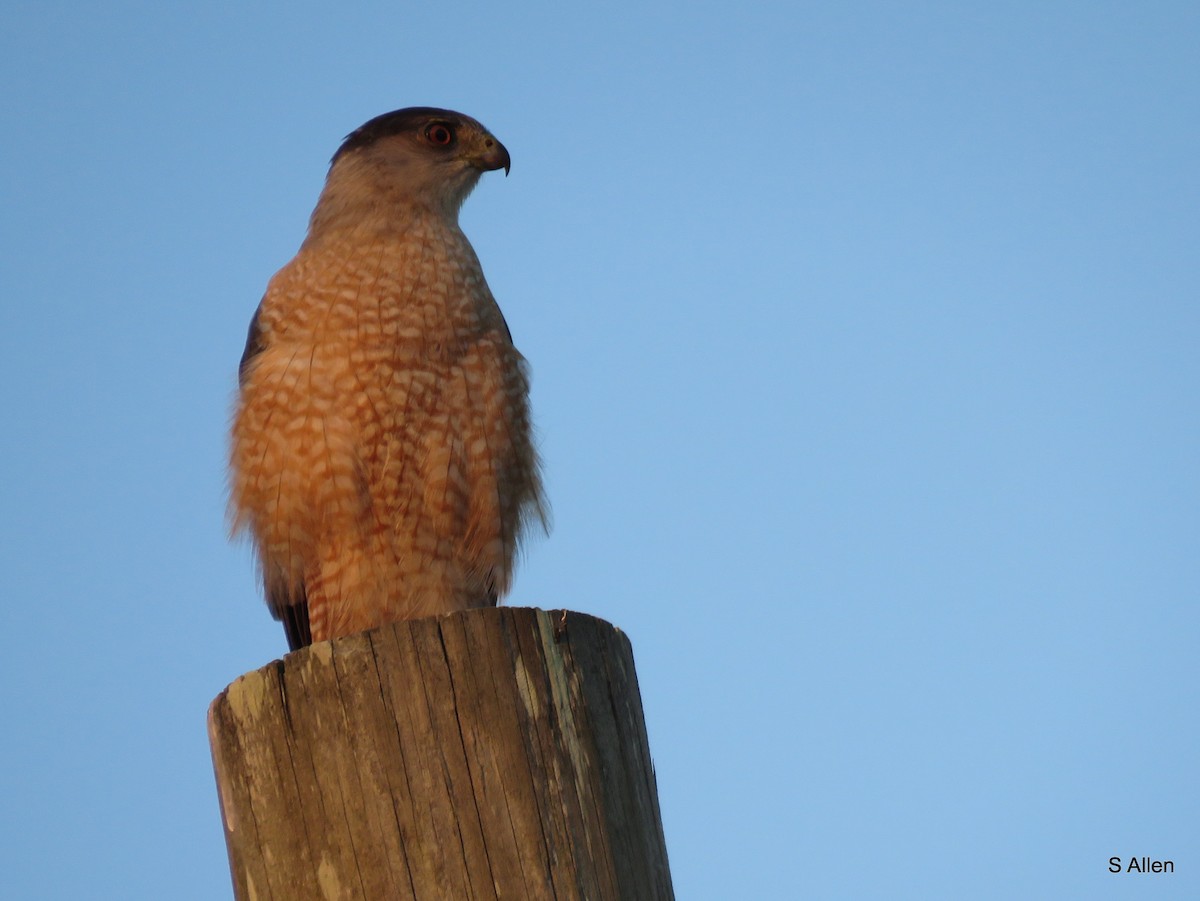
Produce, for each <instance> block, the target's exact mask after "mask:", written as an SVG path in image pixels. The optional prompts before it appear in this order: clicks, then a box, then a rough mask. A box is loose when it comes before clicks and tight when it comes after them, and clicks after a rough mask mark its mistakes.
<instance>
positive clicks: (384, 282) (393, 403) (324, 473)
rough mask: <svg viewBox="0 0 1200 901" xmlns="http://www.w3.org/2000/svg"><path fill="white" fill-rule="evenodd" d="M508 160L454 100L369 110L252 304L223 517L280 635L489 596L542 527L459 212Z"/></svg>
mask: <svg viewBox="0 0 1200 901" xmlns="http://www.w3.org/2000/svg"><path fill="white" fill-rule="evenodd" d="M509 166H510V160H509V155H508V151H507V150H506V149H505V147H504V145H503V144H501V143H500V142H499V141H498V140H496V138H494V137H493V136H492V135H491V133H490V132H488V130H487V129H485V128H484V127H483V126H482V125H480V124H479V123H478V122H477V121H475V120H474V119H472V118H470V117H468V116H464V115H462V114H461V113H455V112H451V111H449V110H442V109H433V108H429V107H417V108H410V109H402V110H396V111H395V112H391V113H386V114H384V115H382V116H378V117H376V118H374V119H372V120H371V121H369V122H367V123H366V124H365V125H363V126H362V127H360V128H358V129H357V130H355V131H354V132H352V133H351V134H350V135H349V136H348V137H347V138H346V139H345V141H344V142H343V143H342V145H341V147H340V148H339V149H338V151H337V153H335V154H334V156H333V159H332V161H331V163H330V167H329V173H328V176H327V177H326V180H325V186H324V189H323V190H322V192H321V195H320V198H319V199H318V201H317V206H316V209H315V210H314V211H313V214H312V218H311V219H310V221H309V228H308V234H307V237H306V238H305V240H304V242H303V243H302V244H301V246H300V250H299V251H298V252H297V254H296V256H295V258H294V259H292V261H291V262H289V263H288V264H287V265H286V266H284V267H283V268H282V269H280V270H279V272H277V273H276V274H275V276H274V277H273V278H272V279H271V281H270V284H269V285H268V287H267V291H266V294H265V295H264V297H263V299H262V302H261V303H260V304H259V306H258V309H257V311H256V312H255V314H254V318H253V320H252V321H251V323H250V331H249V335H248V336H247V339H246V350H245V353H244V354H243V356H242V361H241V366H240V368H239V392H238V400H237V408H236V412H235V414H234V421H233V430H232V447H231V453H230V461H231V463H230V471H231V476H230V508H231V518H232V521H233V532H234V534H237V533H239V532H242V531H247V532H249V534H250V536H251V537H252V539H253V544H254V549H255V552H256V556H257V558H258V562H259V564H260V567H261V571H262V581H263V589H264V593H265V595H266V601H267V604H268V606H269V607H270V609H271V612H272V613H273V614H274V616H275V617H276V619H279V620H282V622H283V625H284V630H285V632H286V633H287V639H288V645H289V646H290V647H291V648H292V649H296V648H298V647H302V646H304V645H307V644H310V643H312V642H314V641H322V640H324V639H327V638H334V637H336V636H339V635H347V634H350V633H353V632H359V631H362V630H364V629H370V628H374V627H376V626H379V625H382V624H383V623H386V622H391V621H395V620H399V619H407V618H413V617H419V616H430V615H434V614H439V613H449V612H452V611H456V610H464V609H468V608H472V607H481V606H485V605H493V604H496V603H497V602H498V599H499V598H500V596H501V595H503V594H504V593H505V592H507V591H508V589H509V586H510V584H511V582H512V575H513V565H514V560H515V557H516V554H517V548H518V546H519V544H520V541H521V539H522V536H523V535H524V533H525V532H526V530H527V527H528V526H529V525H530V524H531V523H532V522H534V521H540V523H541V525H542V527H543V528H545V527H546V524H547V514H546V510H547V508H546V505H545V502H544V500H543V495H542V487H541V478H540V474H539V471H540V464H539V461H538V456H537V452H536V450H535V448H534V444H533V439H532V436H531V428H530V414H529V402H528V397H529V377H528V371H527V367H526V363H525V359H524V358H523V357H522V356H521V354H519V353H518V352H517V350H516V348H515V347H514V346H513V342H512V336H511V334H510V333H509V330H508V325H507V324H506V323H505V321H504V316H503V315H502V314H501V312H500V308H499V307H498V306H497V305H496V301H495V298H493V296H492V292H491V291H490V290H489V288H488V285H487V282H486V281H485V280H484V277H483V271H482V270H481V269H480V265H479V259H478V258H477V257H476V256H475V252H474V250H473V249H472V247H471V245H470V243H468V241H467V238H466V236H465V235H464V234H463V232H462V230H461V229H460V228H459V224H458V211H459V208H460V207H461V206H462V203H463V201H464V200H466V198H467V195H468V194H470V192H471V190H472V189H473V188H474V187H475V185H476V183H477V182H478V181H479V178H480V176H481V175H482V174H483V173H484V172H488V171H493V170H496V169H503V170H504V172H505V174H507V173H508V170H509Z"/></svg>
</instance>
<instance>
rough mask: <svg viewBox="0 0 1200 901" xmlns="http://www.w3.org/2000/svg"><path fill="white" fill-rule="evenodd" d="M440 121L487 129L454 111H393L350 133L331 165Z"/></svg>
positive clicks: (430, 108)
mask: <svg viewBox="0 0 1200 901" xmlns="http://www.w3.org/2000/svg"><path fill="white" fill-rule="evenodd" d="M438 120H442V121H445V122H450V123H454V124H456V125H461V124H463V123H470V124H471V125H474V126H475V127H476V128H478V129H479V130H480V131H487V129H485V128H484V127H483V126H482V125H480V124H479V123H478V122H476V121H475V120H474V119H472V118H471V117H470V116H464V115H463V114H462V113H456V112H454V110H448V109H438V108H437V107H435V106H410V107H406V108H405V109H398V110H392V112H390V113H384V114H382V115H380V116H376V117H375V118H374V119H371V120H370V121H369V122H364V123H363V124H362V125H360V126H359V127H358V128H356V129H354V131H352V132H350V134H348V135H346V139H345V140H344V141H342V146H341V147H339V148H338V149H337V153H335V154H334V155H333V159H332V160H330V162H336V160H337V158H338V157H340V156H341V155H342V154H344V153H348V152H349V151H351V150H357V149H359V148H361V147H369V146H370V145H372V144H374V143H375V142H376V141H378V140H379V139H380V138H386V137H389V136H390V135H396V134H401V133H403V132H406V131H415V130H416V129H417V128H419V127H420V126H423V125H426V124H428V123H430V122H433V121H438Z"/></svg>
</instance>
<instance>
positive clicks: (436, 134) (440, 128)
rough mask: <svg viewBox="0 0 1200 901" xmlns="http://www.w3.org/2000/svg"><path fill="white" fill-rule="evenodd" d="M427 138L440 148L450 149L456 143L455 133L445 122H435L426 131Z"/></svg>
mask: <svg viewBox="0 0 1200 901" xmlns="http://www.w3.org/2000/svg"><path fill="white" fill-rule="evenodd" d="M425 138H426V139H427V140H428V141H429V143H430V144H436V145H437V146H438V147H449V146H450V145H451V144H453V143H454V132H453V131H452V130H451V128H450V126H449V125H446V124H445V123H443V122H434V123H433V124H432V125H430V126H429V127H428V128H426V129H425Z"/></svg>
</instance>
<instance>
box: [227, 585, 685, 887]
mask: <svg viewBox="0 0 1200 901" xmlns="http://www.w3.org/2000/svg"><path fill="white" fill-rule="evenodd" d="M208 733H209V739H210V741H211V743H212V752H213V761H214V764H215V768H216V776H217V787H218V790H219V794H220V800H221V814H222V818H223V820H224V824H225V840H226V843H227V845H228V848H229V862H230V869H231V870H232V872H233V885H234V895H235V897H236V898H237V899H238V901H251V899H255V901H264V899H274V901H308V899H314V901H315V899H321V901H333V899H337V901H342V899H355V901H384V899H386V901H392V899H407V898H412V899H421V901H435V899H501V898H502V899H513V901H526V899H542V898H545V899H555V901H565V899H579V901H618V899H620V901H629V899H669V898H673V897H674V895H673V893H672V889H671V876H670V871H669V869H668V867H667V852H666V844H665V842H664V839H663V831H662V822H661V819H660V817H659V810H658V795H657V790H656V787H655V781H654V770H653V767H652V766H651V763H650V749H649V745H648V743H647V740H646V728H645V723H644V720H643V715H642V703H641V697H640V695H639V693H638V687H637V677H636V675H635V673H634V668H633V652H632V649H631V647H630V644H629V640H628V639H627V638H626V637H625V635H624V634H623V633H622V632H620V631H619V630H617V629H616V628H614V627H613V626H612V625H610V624H608V623H606V622H604V621H603V620H599V619H596V618H594V617H591V616H587V615H585V614H581V613H573V612H569V611H558V610H555V611H545V610H537V609H532V608H514V607H499V608H487V609H481V610H471V611H467V612H465V613H456V614H451V615H449V616H444V617H434V618H430V619H420V620H409V621H406V622H399V623H395V624H393V625H388V626H384V627H383V628H380V629H376V630H373V631H371V632H365V633H362V634H361V635H353V636H349V637H347V638H340V639H336V640H334V641H332V642H321V643H319V644H316V645H314V646H312V647H310V648H305V649H303V650H300V651H297V652H295V653H292V654H289V655H287V656H286V657H285V658H284V659H283V660H278V661H275V662H274V663H272V664H270V665H268V666H265V667H263V668H262V669H259V670H255V671H254V672H252V673H247V674H246V675H244V676H242V677H241V678H239V679H237V680H236V681H235V682H234V683H233V684H232V685H230V686H229V687H228V688H227V689H225V691H223V692H222V693H221V694H220V695H218V696H217V698H216V700H214V701H213V703H212V706H211V707H210V708H209V712H208Z"/></svg>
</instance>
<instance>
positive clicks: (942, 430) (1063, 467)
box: [0, 0, 1200, 901]
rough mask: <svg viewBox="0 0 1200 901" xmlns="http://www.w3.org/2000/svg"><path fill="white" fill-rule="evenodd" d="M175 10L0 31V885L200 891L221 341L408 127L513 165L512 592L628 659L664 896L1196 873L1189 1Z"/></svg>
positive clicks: (1197, 550)
mask: <svg viewBox="0 0 1200 901" xmlns="http://www.w3.org/2000/svg"><path fill="white" fill-rule="evenodd" d="M192 6H193V5H192V4H186V5H185V4H164V3H150V2H145V3H128V2H116V3H107V4H79V3H70V4H67V3H61V2H47V0H39V2H37V3H33V2H25V0H12V2H9V3H7V4H6V5H5V8H4V11H3V13H0V17H2V20H0V76H2V83H3V85H4V90H3V92H0V113H2V115H3V121H4V123H5V128H4V139H3V141H2V142H0V162H2V166H0V185H2V195H0V237H2V239H3V248H4V254H3V257H4V262H3V266H2V267H0V304H3V318H2V323H3V324H2V326H0V381H2V384H3V386H4V396H5V402H4V409H5V416H4V419H5V423H6V425H5V428H4V429H3V430H0V460H2V462H3V468H4V478H3V480H0V512H2V513H3V518H2V524H0V572H2V573H3V588H2V589H0V591H2V594H3V603H2V604H0V630H2V633H3V636H4V639H5V651H4V653H3V654H2V655H0V685H3V688H2V689H0V691H2V692H3V694H2V695H0V704H2V706H0V712H2V714H3V726H2V729H3V740H2V741H0V799H2V801H3V809H4V811H5V814H4V816H3V817H2V818H0V832H2V833H3V835H2V838H3V841H2V842H0V896H2V897H4V898H6V899H7V898H12V899H26V898H28V899H34V898H37V899H42V898H49V899H79V898H87V899H93V898H100V899H110V898H111V899H121V901H139V899H162V898H171V899H178V901H187V899H213V898H227V897H230V888H229V877H228V872H227V867H226V860H225V850H224V843H223V838H222V834H221V827H220V822H219V818H218V811H217V801H216V795H215V791H214V787H213V780H212V772H211V765H210V760H209V752H208V745H207V739H206V735H205V729H204V721H205V710H206V707H207V705H208V703H209V701H210V700H211V699H212V698H213V696H215V695H216V694H217V693H218V692H219V691H221V690H222V688H224V686H225V685H226V684H227V683H228V682H230V681H231V680H232V679H234V678H235V677H236V676H238V675H239V674H240V673H242V672H244V671H247V670H250V669H254V668H257V667H259V666H261V665H263V664H265V663H267V662H269V661H270V660H271V659H273V658H275V657H277V656H278V655H280V654H281V653H282V652H283V650H284V648H285V645H284V638H283V633H282V630H281V629H280V627H279V626H278V625H277V624H276V623H274V622H273V621H272V620H271V619H270V617H269V615H268V614H267V612H266V610H265V608H264V607H263V605H262V603H261V600H260V599H259V597H258V593H257V588H256V584H255V577H254V572H253V566H252V562H251V560H250V556H249V552H248V550H247V549H246V548H245V547H242V546H236V545H230V544H228V543H227V542H226V539H225V523H224V505H225V482H224V479H225V476H224V456H225V432H226V427H227V423H228V418H229V413H230V405H231V400H232V395H233V391H234V384H235V368H236V364H237V360H238V357H239V355H240V353H241V349H242V342H243V338H244V334H245V331H244V330H245V327H246V323H247V321H248V319H249V317H250V314H251V313H252V311H253V309H254V307H255V305H256V303H257V302H258V299H259V296H260V295H261V292H262V290H263V288H264V286H265V284H266V282H267V279H268V278H269V277H270V275H271V274H272V273H273V272H274V271H275V270H276V269H277V268H278V267H279V266H280V265H282V264H283V263H284V262H286V261H287V259H288V258H289V257H290V256H291V255H292V253H293V252H294V251H295V249H296V247H297V245H298V243H299V241H300V239H301V238H302V236H303V230H304V226H305V223H306V219H307V216H308V214H309V211H310V210H311V207H312V204H313V202H314V200H315V198H316V195H317V192H318V190H319V189H320V186H321V182H322V179H323V177H324V174H325V166H326V161H327V160H328V158H329V156H330V155H331V154H332V152H333V150H334V149H335V148H336V146H337V144H338V142H339V140H340V139H341V138H342V136H343V135H345V134H346V133H347V132H349V131H350V130H352V129H353V128H354V127H355V126H357V125H359V124H360V123H361V122H363V121H365V120H366V119H368V118H370V117H371V116H373V115H375V114H377V113H380V112H384V111H386V110H390V109H394V108H397V107H401V106H411V105H439V106H448V107H451V108H455V109H459V110H461V111H463V112H466V113H468V114H470V115H472V116H475V117H476V118H478V119H480V120H481V121H483V122H484V123H485V124H486V125H487V126H488V127H489V128H491V129H492V130H493V131H494V132H495V133H496V135H497V136H499V137H500V139H501V140H502V141H504V142H505V143H506V144H507V146H508V147H509V149H510V150H511V152H512V156H513V170H512V175H511V177H509V178H508V179H507V180H506V179H504V178H502V177H498V176H489V177H487V178H486V179H485V180H484V182H483V183H482V184H481V186H480V188H479V189H478V190H477V191H476V193H475V194H474V196H472V198H471V199H470V200H469V201H468V204H467V207H466V209H465V211H464V227H465V228H466V230H467V232H468V234H469V235H470V236H471V238H472V240H473V241H474V244H475V247H476V250H477V251H478V253H479V256H480V257H481V259H482V261H483V265H484V269H485V271H486V273H487V276H488V279H489V281H490V283H491V285H492V287H493V290H494V291H495V293H496V295H497V297H498V298H499V299H500V302H501V305H502V307H503V308H504V312H505V314H506V316H507V317H508V321H509V323H510V325H511V327H512V330H513V333H514V335H515V336H516V339H517V342H518V346H519V347H520V348H521V350H522V351H523V352H524V353H525V355H526V356H527V357H528V358H529V360H530V361H531V364H532V366H533V371H534V380H535V382H534V399H533V400H534V404H535V410H536V417H537V422H538V426H539V429H540V433H541V437H542V449H543V453H544V456H545V459H546V468H547V476H548V488H549V492H550V496H551V499H552V502H553V504H554V511H555V524H556V525H555V529H554V532H553V534H552V535H551V536H550V537H549V538H548V539H546V540H544V541H539V542H537V543H535V544H534V545H533V546H532V547H531V548H530V551H529V553H528V555H527V559H526V561H525V564H524V566H523V568H522V570H521V572H520V574H519V576H518V581H517V585H516V590H515V593H514V595H513V596H512V598H511V601H512V602H513V603H517V604H528V605H538V606H544V607H558V606H567V607H571V608H574V609H578V610H582V611H587V612H590V613H593V614H596V615H599V616H602V617H604V618H606V619H608V620H610V621H611V622H613V623H615V624H617V625H619V626H620V627H621V628H623V629H624V630H626V631H627V632H628V634H629V635H630V637H631V638H632V640H633V644H634V650H635V653H636V656H637V662H638V672H639V677H640V680H641V685H642V691H643V696H644V701H645V706H646V713H647V717H648V725H649V732H650V739H651V747H652V750H653V752H654V759H655V763H656V766H657V771H658V782H659V791H660V797H661V802H662V810H663V817H664V821H665V827H666V834H667V840H668V845H669V850H670V855H671V864H672V870H673V873H674V880H675V886H676V890H677V893H678V895H679V897H680V899H701V901H707V899H713V901H721V899H789V898H801V897H814V898H848V899H856V898H872V897H877V898H883V897H889V898H892V897H914V898H965V897H972V898H1056V899H1057V898H1109V897H1111V898H1133V897H1138V898H1152V897H1153V898H1157V897H1163V898H1168V897H1200V878H1198V877H1197V873H1198V872H1200V813H1198V811H1200V791H1198V788H1200V778H1198V772H1200V767H1198V765H1197V762H1198V761H1200V740H1198V739H1200V733H1198V731H1197V711H1198V709H1200V698H1198V697H1197V695H1198V693H1200V691H1198V687H1200V678H1198V676H1200V671H1198V666H1197V647H1198V646H1200V634H1198V633H1200V609H1198V606H1197V599H1198V598H1197V595H1198V592H1200V477H1198V475H1197V473H1198V469H1197V458H1198V454H1200V417H1198V409H1197V385H1198V383H1200V309H1198V301H1200V277H1198V274H1200V63H1198V62H1197V47H1200V5H1197V4H1196V3H1194V2H1174V3H1172V2H1148V3H1138V4H1135V3H1110V2H1086V3H1085V2H1046V0H1042V2H1018V3H1001V4H997V3H949V2H946V3H917V4H899V3H882V2H880V3H865V2H847V3H838V4H811V3H795V2H792V3H782V2H781V3H777V4H767V3H754V2H750V3H734V2H688V3H675V4H658V3H637V4H629V3H616V4H613V3H609V4H593V5H590V6H587V7H584V6H581V5H577V4H562V3H550V2H546V3H530V4H521V3H487V4H484V3H479V4H475V5H471V4H455V3H407V2H406V3H362V4H324V3H322V4H317V3H287V4H283V3H266V4H234V3H211V4H206V5H204V6H203V7H200V6H198V5H197V6H196V8H191V7H192ZM1114 855H1119V856H1122V857H1128V856H1130V855H1139V856H1140V855H1149V856H1151V857H1156V858H1161V859H1172V860H1174V861H1175V862H1176V867H1177V872H1176V873H1175V874H1174V875H1173V876H1159V877H1151V876H1143V877H1137V876H1125V875H1122V876H1112V875H1110V874H1109V873H1108V872H1107V861H1108V858H1109V857H1111V856H1114Z"/></svg>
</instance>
